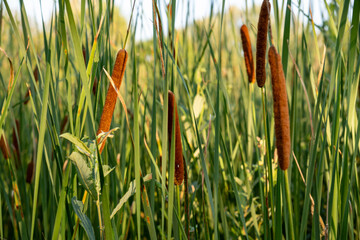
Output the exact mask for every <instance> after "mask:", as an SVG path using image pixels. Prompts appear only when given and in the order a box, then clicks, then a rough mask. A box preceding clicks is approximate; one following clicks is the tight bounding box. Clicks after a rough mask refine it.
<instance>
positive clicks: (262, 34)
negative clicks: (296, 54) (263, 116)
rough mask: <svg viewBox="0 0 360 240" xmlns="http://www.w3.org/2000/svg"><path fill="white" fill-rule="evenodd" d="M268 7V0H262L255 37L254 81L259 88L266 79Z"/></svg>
mask: <svg viewBox="0 0 360 240" xmlns="http://www.w3.org/2000/svg"><path fill="white" fill-rule="evenodd" d="M270 7H271V5H270V3H269V0H264V1H263V3H262V5H261V9H260V15H259V21H258V33H257V39H256V82H257V84H258V86H259V87H260V88H262V87H263V86H264V85H265V80H266V70H265V60H266V43H267V32H268V24H269V14H270Z"/></svg>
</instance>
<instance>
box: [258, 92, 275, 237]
mask: <svg viewBox="0 0 360 240" xmlns="http://www.w3.org/2000/svg"><path fill="white" fill-rule="evenodd" d="M261 97H262V109H263V118H264V119H263V122H264V131H265V146H266V164H265V168H266V167H267V172H268V175H269V178H270V183H269V185H270V189H269V192H270V205H271V218H272V222H273V227H272V229H273V239H275V229H276V222H275V212H274V185H273V175H272V164H271V160H270V137H269V132H268V127H267V126H268V124H267V114H266V106H267V105H266V102H265V88H262V89H261ZM265 173H266V171H265ZM265 186H266V187H267V184H265ZM266 192H267V191H266Z"/></svg>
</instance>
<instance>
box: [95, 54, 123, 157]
mask: <svg viewBox="0 0 360 240" xmlns="http://www.w3.org/2000/svg"><path fill="white" fill-rule="evenodd" d="M127 58H128V54H127V52H126V50H125V49H121V50H120V51H119V52H118V53H117V56H116V61H115V65H114V69H113V72H112V75H111V78H112V79H113V81H114V83H115V86H116V88H117V89H119V88H120V85H121V81H122V79H123V76H124V73H125V67H126V61H127ZM116 99H117V94H116V92H115V89H114V88H113V86H112V85H111V84H110V86H109V89H108V92H107V94H106V100H105V105H104V108H103V112H102V115H101V120H100V124H99V128H98V131H97V135H98V134H99V133H101V132H108V131H109V130H110V125H111V120H112V116H113V113H114V109H115V104H116ZM104 146H105V142H103V144H102V145H101V147H100V152H102V150H103V149H104Z"/></svg>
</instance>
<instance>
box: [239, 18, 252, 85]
mask: <svg viewBox="0 0 360 240" xmlns="http://www.w3.org/2000/svg"><path fill="white" fill-rule="evenodd" d="M240 35H241V42H242V46H243V50H244V57H245V66H246V72H247V75H248V80H249V83H253V82H254V81H255V69H254V59H253V55H252V50H251V42H250V36H249V30H248V28H247V27H246V25H245V24H244V25H242V26H241V28H240Z"/></svg>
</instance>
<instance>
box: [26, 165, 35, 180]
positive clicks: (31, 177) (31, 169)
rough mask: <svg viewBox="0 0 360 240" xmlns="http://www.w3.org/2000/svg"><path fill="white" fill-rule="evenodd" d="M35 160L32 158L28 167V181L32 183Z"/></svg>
mask: <svg viewBox="0 0 360 240" xmlns="http://www.w3.org/2000/svg"><path fill="white" fill-rule="evenodd" d="M34 165H35V164H34V160H31V161H30V162H29V163H28V165H27V169H26V182H27V183H31V182H32V179H33V178H34V170H35V169H34Z"/></svg>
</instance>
